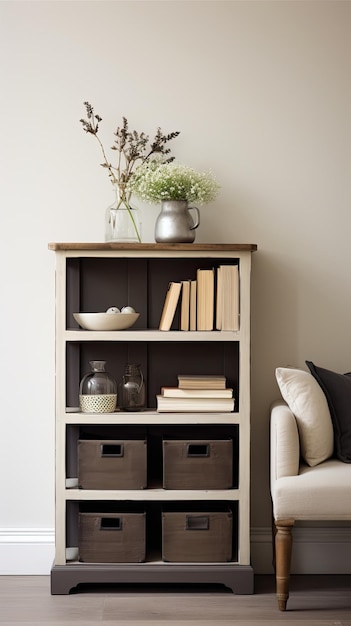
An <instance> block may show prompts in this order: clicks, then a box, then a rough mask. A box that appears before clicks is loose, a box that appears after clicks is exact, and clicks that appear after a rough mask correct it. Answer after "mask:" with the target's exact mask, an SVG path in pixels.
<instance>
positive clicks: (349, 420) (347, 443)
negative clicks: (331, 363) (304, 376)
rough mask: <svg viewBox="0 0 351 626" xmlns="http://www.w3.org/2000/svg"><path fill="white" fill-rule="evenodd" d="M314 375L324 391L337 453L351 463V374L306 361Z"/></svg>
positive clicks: (341, 459)
mask: <svg viewBox="0 0 351 626" xmlns="http://www.w3.org/2000/svg"><path fill="white" fill-rule="evenodd" d="M306 365H307V367H308V368H309V370H310V372H311V374H312V376H314V378H315V379H316V381H317V382H318V383H319V385H320V387H321V388H322V390H323V391H324V394H325V397H326V399H327V402H328V406H329V410H330V415H331V418H332V422H333V428H334V442H335V443H334V445H335V454H336V456H337V457H338V459H340V461H343V462H344V463H351V376H350V374H337V373H336V372H331V371H330V370H326V369H324V368H323V367H317V366H316V365H314V363H312V361H306Z"/></svg>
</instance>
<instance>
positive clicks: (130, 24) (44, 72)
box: [0, 0, 351, 573]
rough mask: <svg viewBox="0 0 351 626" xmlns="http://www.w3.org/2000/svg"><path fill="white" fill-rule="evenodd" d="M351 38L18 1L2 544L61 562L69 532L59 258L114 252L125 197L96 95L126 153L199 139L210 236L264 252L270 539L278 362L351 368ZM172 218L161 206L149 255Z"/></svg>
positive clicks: (211, 14)
mask: <svg viewBox="0 0 351 626" xmlns="http://www.w3.org/2000/svg"><path fill="white" fill-rule="evenodd" d="M350 26H351V3H350V2H342V1H341V2H339V1H338V0H336V1H330V2H328V1H326V2H318V1H312V2H308V1H307V2H294V1H292V2H290V1H281V2H280V1H279V0H278V1H273V2H270V1H266V0H262V1H260V0H258V1H257V2H256V1H248V2H245V1H242V2H240V1H237V2H235V1H233V2H232V1H228V2H226V1H224V2H222V1H216V0H214V1H209V2H203V1H191V0H190V1H187V2H182V1H179V2H178V1H164V2H162V1H161V2H158V1H133V0H130V1H125V2H123V1H121V2H118V1H116V2H113V1H112V2H105V1H104V0H101V1H95V2H94V1H92V2H85V1H80V2H78V1H77V2H72V1H67V2H66V1H62V2H60V1H58V2H55V1H54V2H33V1H24V2H16V1H13V2H12V1H9V2H6V1H5V2H4V1H3V2H1V3H0V85H1V100H0V103H1V106H0V113H1V130H0V155H1V183H0V206H1V229H0V237H1V248H0V249H1V261H2V262H1V266H0V267H1V290H2V306H1V343H0V345H1V352H2V355H1V360H0V367H1V370H0V383H1V389H2V395H3V400H2V410H1V437H0V494H1V498H0V499H1V504H0V547H1V545H2V546H3V547H4V546H6V549H8V545H9V543H11V541H13V543H14V545H15V544H16V546H17V548H18V544H20V543H21V540H20V541H17V539H18V537H22V539H23V543H24V544H26V543H27V544H28V542H26V537H27V538H28V537H29V539H30V540H29V543H31V541H32V542H33V543H35V542H36V541H37V542H38V543H41V542H42V544H43V545H44V546H45V549H46V548H47V537H48V534H49V535H50V533H51V532H52V529H53V525H54V487H53V484H54V483H53V473H54V462H53V459H54V254H53V253H52V252H49V251H48V250H47V244H48V242H49V241H102V240H103V220H104V210H105V207H106V206H107V205H108V204H109V202H110V200H111V199H112V196H111V190H110V183H109V181H108V178H107V175H106V172H105V171H104V170H103V169H102V168H100V167H99V163H100V162H101V156H100V154H99V150H98V146H97V143H96V142H95V140H94V138H93V137H90V136H87V135H85V133H84V132H83V130H82V128H81V125H80V123H79V119H80V118H81V117H82V116H83V115H84V107H83V101H85V100H89V101H90V102H91V103H92V104H93V105H94V106H95V109H96V112H98V113H99V114H100V115H101V116H102V117H103V123H102V125H101V130H102V136H103V138H104V141H105V143H106V145H107V146H109V145H111V143H112V140H113V130H114V129H115V127H116V126H117V125H118V124H119V123H120V121H121V118H122V115H125V116H127V117H128V119H129V121H130V124H131V126H132V127H135V128H136V129H138V130H144V131H145V132H149V133H153V132H154V130H155V129H156V127H157V126H161V127H162V129H163V130H164V131H167V132H169V131H172V130H180V131H181V135H180V137H179V138H178V139H176V140H175V141H174V143H173V151H174V154H175V155H176V156H177V158H178V160H180V161H183V162H184V163H186V164H188V165H191V166H193V167H195V168H199V169H208V168H212V170H213V171H214V172H215V174H216V176H217V178H218V180H219V182H220V184H221V193H220V195H219V197H218V199H217V200H216V201H215V202H214V203H212V205H211V206H205V207H204V208H203V209H202V212H201V216H202V226H201V228H200V229H199V230H198V231H197V238H196V241H197V242H219V243H220V242H248V243H257V244H258V247H259V251H258V252H257V253H255V255H254V259H253V261H254V263H253V341H252V388H253V416H252V441H253V448H252V525H253V529H255V528H256V529H259V528H263V529H265V528H268V527H269V524H270V501H269V489H268V458H269V449H268V424H269V405H270V402H271V401H272V400H273V399H274V398H275V397H276V396H277V395H278V390H277V387H276V384H275V380H274V369H275V367H276V366H278V365H286V364H292V365H296V366H300V367H303V366H304V360H305V359H310V360H312V361H314V362H316V363H317V364H319V365H321V366H324V367H329V368H331V369H333V368H334V369H335V370H337V371H340V372H344V371H349V370H350V369H351V353H350V347H351V346H350V344H351V341H350V309H351V290H350V277H349V275H350V261H351V249H350V245H349V237H350V230H351V211H350V199H351V198H350V196H351V193H350V145H351V141H350V140H351V137H350V134H351V133H350V96H351V89H350V75H351V71H350V70H351V68H350V59H351V39H350V37H349V32H350ZM157 213H158V208H157V207H149V206H147V207H143V232H144V241H153V226H154V221H155V217H156V215H157ZM33 537H34V540H33ZM19 554H20V551H19ZM23 558H25V557H23ZM19 560H20V558H19ZM34 569H35V564H34V563H33V570H31V565H28V570H29V571H34ZM2 571H3V573H6V567H5V571H4V570H2Z"/></svg>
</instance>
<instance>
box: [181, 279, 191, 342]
mask: <svg viewBox="0 0 351 626" xmlns="http://www.w3.org/2000/svg"><path fill="white" fill-rule="evenodd" d="M189 322H190V280H182V299H181V305H180V330H189Z"/></svg>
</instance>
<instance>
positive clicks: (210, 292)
mask: <svg viewBox="0 0 351 626" xmlns="http://www.w3.org/2000/svg"><path fill="white" fill-rule="evenodd" d="M196 280H197V315H196V321H197V330H213V318H214V297H215V293H214V269H213V268H212V269H201V268H199V269H198V270H197V272H196Z"/></svg>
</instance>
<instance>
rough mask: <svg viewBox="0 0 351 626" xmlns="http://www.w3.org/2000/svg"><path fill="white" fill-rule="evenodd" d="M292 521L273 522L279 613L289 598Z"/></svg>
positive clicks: (283, 609)
mask: <svg viewBox="0 0 351 626" xmlns="http://www.w3.org/2000/svg"><path fill="white" fill-rule="evenodd" d="M293 526H294V520H279V521H278V522H275V528H276V535H275V564H276V574H275V576H276V589H277V600H278V607H279V610H280V611H285V609H286V603H287V601H288V598H289V579H290V563H291V550H292V529H293Z"/></svg>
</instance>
